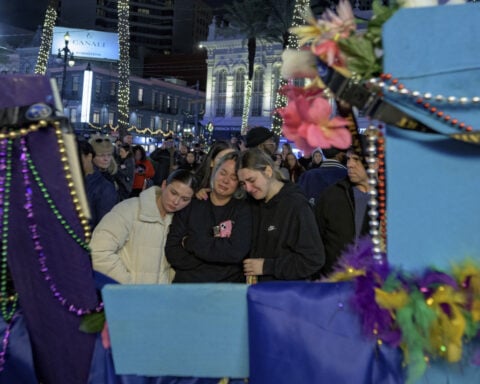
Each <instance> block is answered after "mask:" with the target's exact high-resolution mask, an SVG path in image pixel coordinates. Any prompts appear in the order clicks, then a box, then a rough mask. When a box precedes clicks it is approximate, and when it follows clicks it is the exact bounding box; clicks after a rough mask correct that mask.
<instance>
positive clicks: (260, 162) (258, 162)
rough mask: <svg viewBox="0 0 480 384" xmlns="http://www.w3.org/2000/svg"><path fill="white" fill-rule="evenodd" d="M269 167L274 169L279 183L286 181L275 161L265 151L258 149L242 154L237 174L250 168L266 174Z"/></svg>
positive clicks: (238, 161)
mask: <svg viewBox="0 0 480 384" xmlns="http://www.w3.org/2000/svg"><path fill="white" fill-rule="evenodd" d="M267 167H270V168H272V171H273V177H274V178H275V179H277V180H278V181H284V180H285V179H284V177H283V175H282V173H281V172H280V171H279V170H278V169H277V167H276V166H275V163H274V162H273V159H272V158H271V157H270V156H268V155H267V154H266V153H265V152H264V151H262V150H261V149H258V148H251V149H248V150H246V151H244V152H242V153H241V154H240V156H239V158H238V160H237V172H238V170H240V169H243V168H248V169H252V170H254V171H260V172H262V173H264V172H265V169H266V168H267Z"/></svg>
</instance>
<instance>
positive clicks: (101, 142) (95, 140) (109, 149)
mask: <svg viewBox="0 0 480 384" xmlns="http://www.w3.org/2000/svg"><path fill="white" fill-rule="evenodd" d="M88 142H89V143H90V145H91V146H92V147H93V150H94V151H95V157H94V158H93V164H94V165H95V167H96V168H98V169H99V170H100V172H102V173H104V176H105V177H106V178H107V179H109V180H113V178H112V176H113V175H114V174H115V173H117V163H116V161H114V158H113V150H114V147H113V143H112V141H111V140H110V139H109V138H108V137H106V136H103V135H94V136H92V137H91V138H90V140H89V141H88Z"/></svg>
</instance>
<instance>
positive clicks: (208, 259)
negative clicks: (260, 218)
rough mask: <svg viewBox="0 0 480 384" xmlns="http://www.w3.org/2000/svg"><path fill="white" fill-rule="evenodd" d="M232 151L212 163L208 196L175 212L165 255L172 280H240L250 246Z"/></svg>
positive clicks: (249, 221) (247, 211)
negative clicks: (213, 164) (172, 275)
mask: <svg viewBox="0 0 480 384" xmlns="http://www.w3.org/2000/svg"><path fill="white" fill-rule="evenodd" d="M237 158H238V153H237V152H232V153H228V154H227V155H225V156H224V157H222V159H221V160H220V161H219V163H218V164H217V165H216V166H215V167H214V169H213V173H212V177H211V183H210V189H211V192H210V193H209V196H208V199H206V200H203V199H195V200H193V201H192V203H191V204H190V206H188V207H187V208H186V209H185V210H183V211H181V212H179V213H177V214H175V216H174V218H173V221H172V225H171V226H170V233H169V235H168V238H167V243H166V246H165V254H166V257H167V260H168V262H169V263H170V265H171V266H172V267H173V268H174V269H175V278H174V280H173V282H174V283H188V282H190V283H192V282H204V283H206V282H210V283H215V282H238V283H244V282H245V276H244V275H243V267H242V261H243V259H244V258H245V257H246V256H247V255H248V252H249V251H250V245H251V230H252V229H251V227H252V215H251V208H250V205H249V203H248V202H247V201H246V200H245V199H243V195H244V192H243V191H242V189H241V188H239V184H238V179H237V174H236V170H235V165H236V160H237Z"/></svg>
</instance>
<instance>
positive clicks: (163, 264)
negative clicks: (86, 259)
mask: <svg viewBox="0 0 480 384" xmlns="http://www.w3.org/2000/svg"><path fill="white" fill-rule="evenodd" d="M156 193H161V192H160V188H159V187H151V188H148V189H146V190H145V191H143V192H142V193H141V194H140V196H139V197H134V198H130V199H127V200H124V201H122V202H121V203H119V204H117V205H116V206H115V207H113V209H112V210H111V211H110V212H109V213H107V214H106V215H105V216H104V217H103V219H102V220H101V221H100V223H99V224H98V225H97V227H96V228H95V231H94V232H93V235H92V240H91V242H90V248H91V250H92V261H93V268H94V269H95V270H96V271H99V272H101V273H103V274H105V275H107V276H109V277H111V278H112V279H115V280H117V281H118V282H119V283H121V284H162V283H163V284H165V283H171V281H172V279H173V276H174V272H173V269H172V268H171V267H170V264H168V262H167V260H166V258H165V242H166V240H167V234H168V229H169V226H170V223H171V222H172V217H173V215H172V214H167V215H166V216H165V217H163V218H162V217H161V216H160V212H159V210H158V207H157V203H156Z"/></svg>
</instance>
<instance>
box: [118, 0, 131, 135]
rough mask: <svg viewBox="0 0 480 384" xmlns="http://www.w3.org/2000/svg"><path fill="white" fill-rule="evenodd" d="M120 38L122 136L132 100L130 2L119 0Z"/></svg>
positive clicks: (120, 121) (119, 70) (119, 111)
mask: <svg viewBox="0 0 480 384" xmlns="http://www.w3.org/2000/svg"><path fill="white" fill-rule="evenodd" d="M117 10H118V39H119V46H120V62H119V66H118V77H119V82H118V127H119V132H120V137H124V136H125V135H126V134H127V129H128V125H129V101H130V24H129V16H130V2H129V0H118V3H117Z"/></svg>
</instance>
